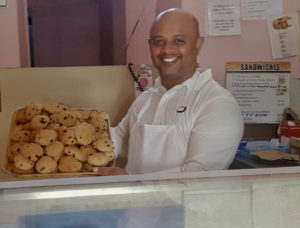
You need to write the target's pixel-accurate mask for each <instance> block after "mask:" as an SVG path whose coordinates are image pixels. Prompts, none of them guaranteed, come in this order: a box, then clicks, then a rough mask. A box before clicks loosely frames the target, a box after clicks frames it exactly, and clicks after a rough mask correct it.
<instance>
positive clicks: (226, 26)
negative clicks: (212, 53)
mask: <svg viewBox="0 0 300 228" xmlns="http://www.w3.org/2000/svg"><path fill="white" fill-rule="evenodd" d="M206 4H207V33H208V35H210V36H222V35H240V34H241V25H240V3H239V0H207V1H206Z"/></svg>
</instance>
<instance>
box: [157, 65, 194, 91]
mask: <svg viewBox="0 0 300 228" xmlns="http://www.w3.org/2000/svg"><path fill="white" fill-rule="evenodd" d="M195 71H196V70H195ZM195 71H194V72H193V73H192V74H190V75H189V76H186V77H185V78H180V79H178V80H176V79H173V78H170V79H163V78H161V84H162V85H163V86H164V87H165V88H166V90H169V89H171V88H173V87H174V86H176V85H179V84H181V83H183V82H184V81H186V80H188V79H189V78H191V77H193V75H194V73H195Z"/></svg>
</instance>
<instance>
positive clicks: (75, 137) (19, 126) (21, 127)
mask: <svg viewBox="0 0 300 228" xmlns="http://www.w3.org/2000/svg"><path fill="white" fill-rule="evenodd" d="M13 119H14V122H13V124H12V127H11V130H10V143H9V147H8V149H7V161H8V162H7V168H8V170H9V171H11V172H13V173H16V174H37V173H38V174H50V173H78V172H87V171H90V169H92V167H93V166H111V165H112V164H113V161H114V158H115V156H114V147H113V142H112V141H111V139H110V135H109V125H108V115H107V113H105V112H104V111H99V110H91V109H76V108H71V107H70V106H68V105H64V104H59V103H48V104H45V105H41V104H39V103H31V104H28V105H26V106H25V107H24V108H21V109H18V110H17V111H16V112H15V113H14V118H13Z"/></svg>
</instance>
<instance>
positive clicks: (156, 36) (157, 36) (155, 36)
mask: <svg viewBox="0 0 300 228" xmlns="http://www.w3.org/2000/svg"><path fill="white" fill-rule="evenodd" d="M153 38H154V39H157V38H163V37H162V36H159V35H154V36H150V39H153Z"/></svg>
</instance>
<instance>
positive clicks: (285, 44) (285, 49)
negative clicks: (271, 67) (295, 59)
mask: <svg viewBox="0 0 300 228" xmlns="http://www.w3.org/2000/svg"><path fill="white" fill-rule="evenodd" d="M268 30H269V37H270V41H271V47H272V57H273V59H278V58H286V57H291V56H295V55H298V50H299V19H298V13H297V12H295V13H289V14H284V15H281V16H277V17H271V18H269V19H268Z"/></svg>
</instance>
